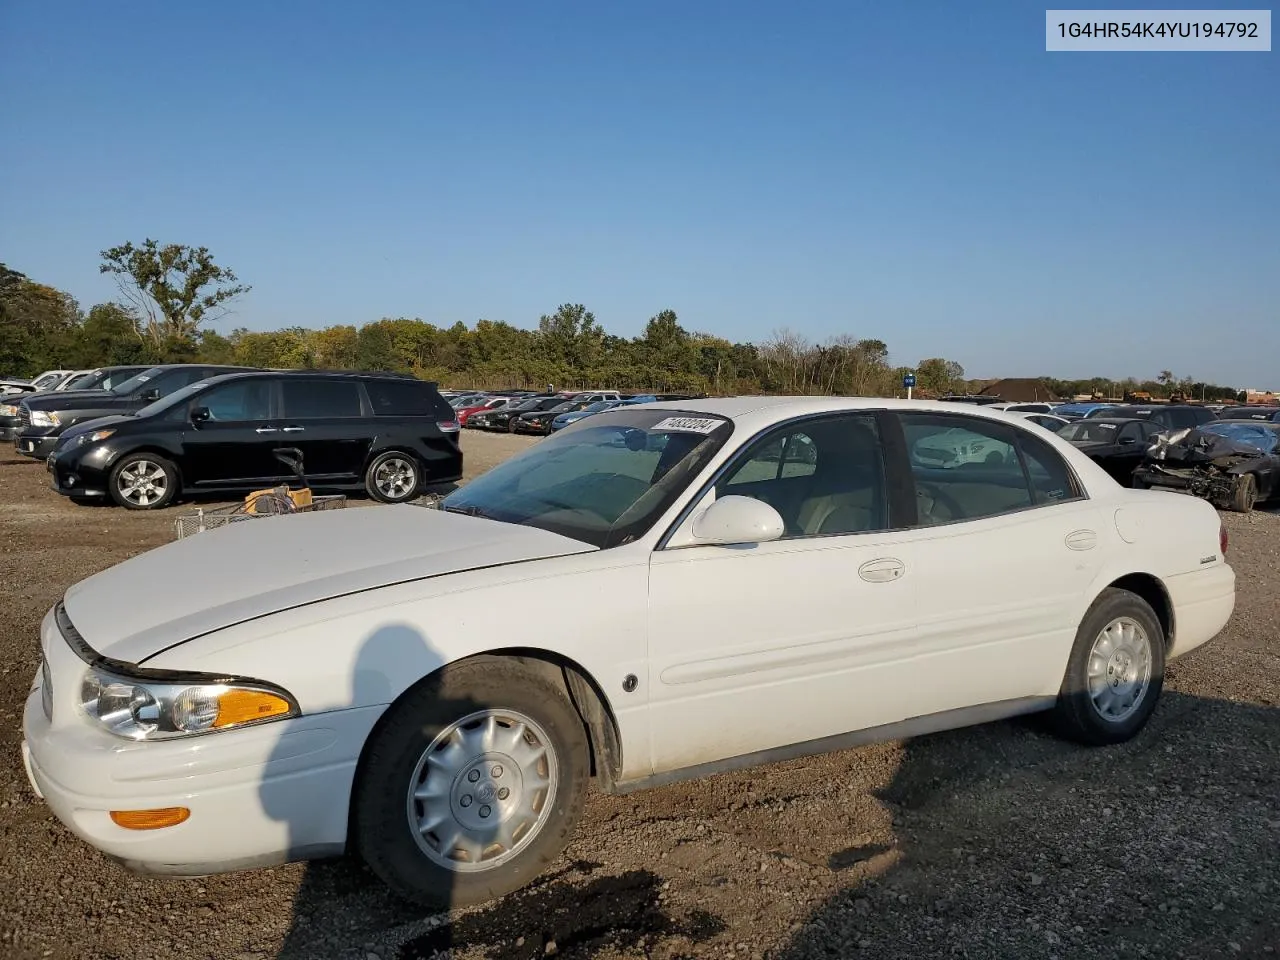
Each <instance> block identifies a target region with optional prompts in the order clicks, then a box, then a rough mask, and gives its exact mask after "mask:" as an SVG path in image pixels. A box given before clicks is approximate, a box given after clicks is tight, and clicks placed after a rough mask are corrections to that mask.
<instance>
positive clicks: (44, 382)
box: [32, 373, 62, 387]
mask: <svg viewBox="0 0 1280 960" xmlns="http://www.w3.org/2000/svg"><path fill="white" fill-rule="evenodd" d="M60 379H62V374H60V373H46V374H45V375H44V376H43V377H41V378H40V379H39V380H33V381H32V383H34V384H35V385H36V386H37V387H52V386H53V385H54V384H55V383H57V382H58V381H59V380H60Z"/></svg>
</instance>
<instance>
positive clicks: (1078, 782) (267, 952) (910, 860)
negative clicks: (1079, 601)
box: [0, 432, 1280, 960]
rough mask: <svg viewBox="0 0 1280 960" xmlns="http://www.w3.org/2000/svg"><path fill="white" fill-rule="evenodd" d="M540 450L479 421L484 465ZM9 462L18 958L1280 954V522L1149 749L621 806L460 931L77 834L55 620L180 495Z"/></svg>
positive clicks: (1009, 749) (8, 950) (1042, 742)
mask: <svg viewBox="0 0 1280 960" xmlns="http://www.w3.org/2000/svg"><path fill="white" fill-rule="evenodd" d="M529 442H531V441H529V440H527V439H524V438H516V437H508V436H505V435H492V436H490V435H477V434H475V433H473V432H468V433H467V434H466V436H465V445H466V453H467V467H468V475H469V476H471V475H474V474H475V473H477V472H479V471H480V470H482V469H484V468H486V467H488V466H491V465H492V464H493V463H495V462H498V461H499V460H501V459H502V458H503V457H505V456H508V455H510V453H511V452H512V451H513V450H516V449H519V448H522V447H524V446H526V445H527V444H528V443H529ZM6 454H7V451H5V452H4V453H0V555H2V556H3V557H4V558H5V559H6V560H7V561H9V563H7V564H6V569H7V570H8V571H9V572H8V573H7V575H6V577H5V583H6V586H7V591H8V599H7V600H6V601H5V602H4V604H3V607H2V608H0V654H3V657H2V663H3V666H0V670H3V673H4V675H5V676H6V677H7V678H8V679H9V680H10V681H11V682H10V683H9V684H8V685H7V686H6V687H5V688H4V690H3V692H2V693H0V720H2V721H3V722H2V723H0V751H3V755H4V757H5V758H6V760H7V762H6V763H5V764H4V765H3V766H2V767H0V857H2V858H3V863H4V871H5V874H6V876H7V879H8V882H7V883H5V884H4V885H3V888H2V889H0V957H5V958H10V957H12V958H26V957H57V958H86V960H87V958H104V960H106V958H130V960H133V958H137V960H146V958H162V957H166V958H167V957H177V956H181V957H183V958H188V960H199V958H218V960H224V958H234V960H266V958H277V957H280V958H304V957H308V958H309V957H315V958H324V960H347V958H351V960H373V958H378V960H417V958H427V957H435V956H440V955H442V954H443V955H447V953H446V952H447V951H452V954H453V955H454V956H456V957H460V958H461V957H465V958H482V957H483V958H498V960H520V958H537V957H544V956H558V957H602V958H619V957H631V958H635V957H656V958H669V960H674V958H678V957H693V956H698V957H701V956H715V957H725V956H742V957H744V958H745V957H766V956H767V957H771V958H786V960H802V958H804V960H808V958H817V957H861V956H866V957H905V958H912V960H918V958H921V957H934V956H945V957H951V956H957V957H972V958H977V957H1018V958H1033V957H1044V958H1050V957H1061V958H1069V957H1081V956H1089V957H1091V958H1110V957H1144V956H1150V957H1157V956H1159V957H1253V956H1259V957H1261V956H1276V954H1277V953H1280V907H1278V906H1277V905H1276V901H1277V897H1278V896H1280V869H1278V868H1280V709H1278V707H1280V703H1278V702H1277V701H1278V700H1280V594H1278V593H1277V586H1278V585H1280V564H1278V561H1280V547H1278V546H1277V544H1278V543H1280V515H1274V514H1267V513H1256V514H1253V515H1251V516H1249V517H1240V516H1234V515H1229V516H1227V525H1228V528H1229V530H1230V533H1231V538H1232V545H1231V552H1230V558H1231V561H1232V563H1233V565H1234V566H1235V568H1236V571H1237V574H1238V576H1239V603H1238V607H1237V612H1236V615H1235V617H1234V619H1233V620H1232V622H1231V624H1230V625H1229V627H1228V629H1227V631H1226V632H1225V633H1224V635H1223V636H1222V637H1220V638H1219V639H1218V640H1217V641H1216V642H1215V643H1213V644H1211V645H1210V646H1208V647H1206V648H1204V649H1203V650H1201V651H1198V652H1197V653H1196V654H1194V655H1192V656H1191V657H1189V658H1187V659H1186V660H1183V661H1179V662H1178V663H1177V664H1175V665H1174V666H1173V667H1172V668H1171V669H1170V671H1169V675H1168V678H1167V681H1166V688H1165V689H1166V695H1165V697H1164V699H1163V701H1162V705H1161V707H1160V709H1159V710H1158V711H1157V712H1156V714H1155V716H1154V718H1153V720H1152V722H1151V724H1150V726H1149V727H1148V729H1147V730H1146V731H1145V732H1144V734H1143V735H1142V736H1141V737H1139V738H1138V739H1137V740H1136V741H1134V742H1133V743H1130V744H1127V745H1125V746H1123V747H1119V748H1114V749H1105V750H1085V749H1081V748H1078V747H1074V746H1070V745H1067V744H1063V743H1060V742H1059V741H1057V740H1055V739H1053V738H1051V737H1050V736H1048V735H1047V734H1045V733H1044V732H1043V730H1042V729H1041V726H1040V724H1039V723H1038V722H1037V721H1035V720H1034V719H1028V720H1022V721H1014V722H1007V723H998V724H993V725H989V726H985V727H979V728H973V729H969V730H963V731H957V732H953V733H947V734H940V735H937V736H931V737H925V738H921V739H918V740H914V741H909V742H906V743H891V744H884V745H880V746H874V747H867V748H863V749H858V750H850V751H846V752H843V753H838V754H832V755H829V756H824V757H818V758H813V759H807V760H799V761H794V762H789V763H784V764H777V765H774V766H770V767H765V768H762V769H758V770H754V771H751V772H747V773H741V774H736V775H725V776H721V777H717V778H714V779H710V780H706V781H699V782H694V783H689V784H683V785H678V786H673V787H667V788H663V789H660V790H654V791H650V792H647V793H641V794H637V795H634V796H630V797H607V796H603V795H597V796H593V797H592V798H591V799H590V800H589V802H588V806H587V813H586V816H585V818H584V821H583V823H582V825H581V827H580V829H579V833H578V837H577V839H576V840H575V841H574V843H573V844H572V845H571V846H570V848H569V850H568V852H567V853H566V855H565V857H564V859H563V860H562V862H561V863H560V864H558V865H557V867H556V868H555V869H554V870H553V871H551V872H550V873H548V874H547V875H546V876H544V877H543V878H541V879H540V880H539V881H537V882H536V883H535V884H534V885H533V886H532V887H530V888H528V889H526V890H525V891H523V892H521V893H519V894H517V895H514V896H512V897H509V898H507V899H506V900H503V901H501V902H498V903H496V904H492V905H489V906H487V907H483V908H480V909H476V910H473V911H469V912H466V913H463V914H460V915H455V916H453V917H452V918H446V917H442V916H427V915H423V914H422V913H421V912H420V911H415V910H413V909H412V908H408V907H406V906H404V905H403V904H401V903H399V902H397V901H395V900H393V899H392V898H391V897H390V896H388V895H387V894H386V893H385V892H384V891H383V889H382V888H381V886H380V885H379V884H378V883H377V882H376V881H375V880H374V879H373V878H372V877H371V876H370V875H369V874H368V872H367V871H366V870H364V869H363V868H362V867H361V866H359V865H358V864H356V863H353V862H350V861H336V862H329V863H323V864H311V865H294V866H290V867H285V868H281V869H278V870H270V871H258V872H253V873H244V874H237V875H232V876H223V877H210V878H207V879H205V880H200V881H161V880H154V879H150V878H143V877H136V876H133V875H131V874H128V873H126V872H124V871H123V870H121V869H119V868H118V867H116V866H114V865H112V864H110V863H108V862H107V861H106V860H104V859H103V858H102V857H101V856H99V855H98V854H97V853H96V852H95V851H93V850H92V849H90V848H89V847H87V846H86V845H84V844H83V843H81V842H80V841H79V840H77V839H76V838H75V837H73V836H72V835H71V834H70V833H68V832H67V831H66V830H65V829H63V828H62V827H61V826H60V825H59V824H58V823H57V822H56V821H55V820H54V819H53V818H52V817H51V816H50V814H49V812H48V810H47V809H46V808H45V807H44V805H43V804H42V803H40V802H39V801H37V800H36V799H35V797H34V795H33V794H32V793H31V791H30V789H29V787H28V785H27V783H26V778H25V776H24V774H23V772H22V765H21V760H20V756H19V751H18V744H19V742H20V739H21V709H22V702H23V700H24V698H25V695H26V691H27V688H28V685H29V683H30V678H31V676H32V675H33V673H34V671H35V668H36V639H35V638H36V631H37V626H38V623H39V620H40V617H41V616H42V615H43V614H44V612H45V611H46V610H47V609H48V608H49V607H50V606H51V605H52V604H53V603H54V602H55V600H56V599H57V598H58V596H59V595H60V594H61V593H62V592H63V590H65V589H66V587H67V586H68V585H70V584H71V583H73V582H75V581H77V580H79V579H81V578H83V577H85V576H87V575H89V574H91V573H93V572H95V571H97V570H100V569H102V568H104V567H107V566H109V565H111V564H113V563H116V562H118V561H120V560H123V559H124V558H126V557H128V556H131V555H133V554H136V553H138V552H140V551H142V550H145V549H148V548H150V547H154V546H157V545H159V544H161V543H164V542H166V541H167V540H168V539H169V538H170V537H171V536H172V533H171V529H172V528H171V521H172V518H173V516H174V515H175V513H176V512H178V510H181V509H183V508H177V509H176V510H175V509H171V510H168V511H165V512H163V513H160V514H156V515H138V514H129V513H125V512H124V511H122V510H117V509H113V508H102V507H97V508H95V507H75V506H73V505H71V504H69V503H67V502H66V501H64V500H62V499H61V498H59V497H57V496H56V495H54V494H53V493H52V492H51V491H49V490H48V489H47V487H46V478H45V474H44V470H43V468H42V467H41V466H40V465H39V464H37V463H34V462H31V461H27V460H25V459H21V458H13V457H11V456H7V455H6Z"/></svg>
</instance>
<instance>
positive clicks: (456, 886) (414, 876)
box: [354, 657, 589, 908]
mask: <svg viewBox="0 0 1280 960" xmlns="http://www.w3.org/2000/svg"><path fill="white" fill-rule="evenodd" d="M588 771H589V762H588V755H587V741H586V735H585V732H584V730H583V727H582V723H581V721H580V719H579V717H578V716H577V714H576V713H575V712H574V709H573V707H572V705H571V704H570V703H569V700H568V697H567V696H566V694H565V692H564V690H563V689H562V688H561V687H560V686H559V685H558V684H556V683H555V682H553V681H552V680H550V679H548V678H547V677H546V676H545V675H544V674H543V673H541V672H540V671H537V670H533V669H530V668H528V667H526V666H525V665H523V664H522V663H520V662H519V661H518V660H514V659H510V658H503V657H477V658H475V659H472V660H466V661H462V662H460V663H457V664H454V665H451V666H448V667H445V668H444V670H442V671H441V672H440V673H438V674H435V675H433V676H432V677H430V678H428V679H427V680H426V681H424V682H422V683H421V684H419V685H418V686H417V687H415V688H413V689H412V690H410V691H409V692H408V693H407V694H406V695H405V696H404V697H402V698H401V699H400V700H399V701H398V702H397V703H396V704H394V705H393V706H392V707H391V709H390V710H389V711H388V713H387V715H386V717H385V718H384V719H383V721H382V722H381V723H380V724H379V727H378V729H377V730H376V731H375V733H374V734H373V739H372V740H371V742H370V744H369V746H368V750H367V756H366V759H365V762H364V764H363V765H362V774H361V776H360V778H359V781H358V783H357V784H356V787H355V804H354V810H355V839H356V845H357V847H358V849H359V851H360V854H361V855H362V856H363V857H364V859H365V861H366V862H367V863H368V864H369V866H370V868H372V870H373V871H374V872H375V873H376V874H377V875H378V876H379V877H381V878H382V880H383V881H384V882H385V883H386V884H387V885H388V886H389V887H391V889H392V890H393V891H395V892H396V893H397V894H399V895H400V896H402V897H405V898H406V899H408V900H411V901H414V902H416V903H421V904H424V905H427V906H431V907H435V908H448V907H462V906H467V905H469V904H475V903H481V902H484V901H486V900H490V899H493V898H495V897H500V896H503V895H504V894H507V893H510V892H511V891H513V890H517V889H519V888H520V887H523V886H524V885H525V884H527V883H529V882H530V881H531V880H533V879H534V878H535V877H537V876H538V875H539V874H540V873H541V872H542V871H543V870H544V869H545V868H546V867H547V865H548V864H550V863H551V862H552V861H554V860H555V858H556V857H558V856H559V855H560V853H561V851H562V850H563V849H564V847H565V845H566V844H567V843H568V840H569V837H570V835H571V833H572V831H573V828H574V825H575V824H576V822H577V820H578V817H579V815H580V814H581V812H582V804H583V799H584V796H585V793H586V778H587V775H588Z"/></svg>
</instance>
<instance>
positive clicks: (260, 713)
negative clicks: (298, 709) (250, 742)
mask: <svg viewBox="0 0 1280 960" xmlns="http://www.w3.org/2000/svg"><path fill="white" fill-rule="evenodd" d="M290 709H292V708H291V707H290V706H289V701H288V700H286V699H285V698H284V697H281V696H278V695H277V694H274V693H268V692H267V691H265V690H234V689H233V690H228V691H227V692H226V693H224V694H222V695H221V696H219V697H218V716H217V719H215V720H214V721H213V728H214V729H215V730H217V729H218V728H220V727H231V726H235V725H236V724H237V723H250V722H252V721H254V720H266V719H267V718H268V717H278V716H280V715H281V714H285V713H288V712H289V711H290Z"/></svg>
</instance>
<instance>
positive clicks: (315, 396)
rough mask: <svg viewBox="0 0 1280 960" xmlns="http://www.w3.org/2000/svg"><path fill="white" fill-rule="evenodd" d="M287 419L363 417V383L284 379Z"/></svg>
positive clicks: (299, 378)
mask: <svg viewBox="0 0 1280 960" xmlns="http://www.w3.org/2000/svg"><path fill="white" fill-rule="evenodd" d="M281 395H282V396H283V398H284V416H285V417H288V418H291V419H297V420H322V419H328V418H334V417H358V416H360V415H361V414H360V384H359V383H357V382H356V381H355V380H311V379H304V378H301V377H285V378H284V379H283V380H282V381H281Z"/></svg>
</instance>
